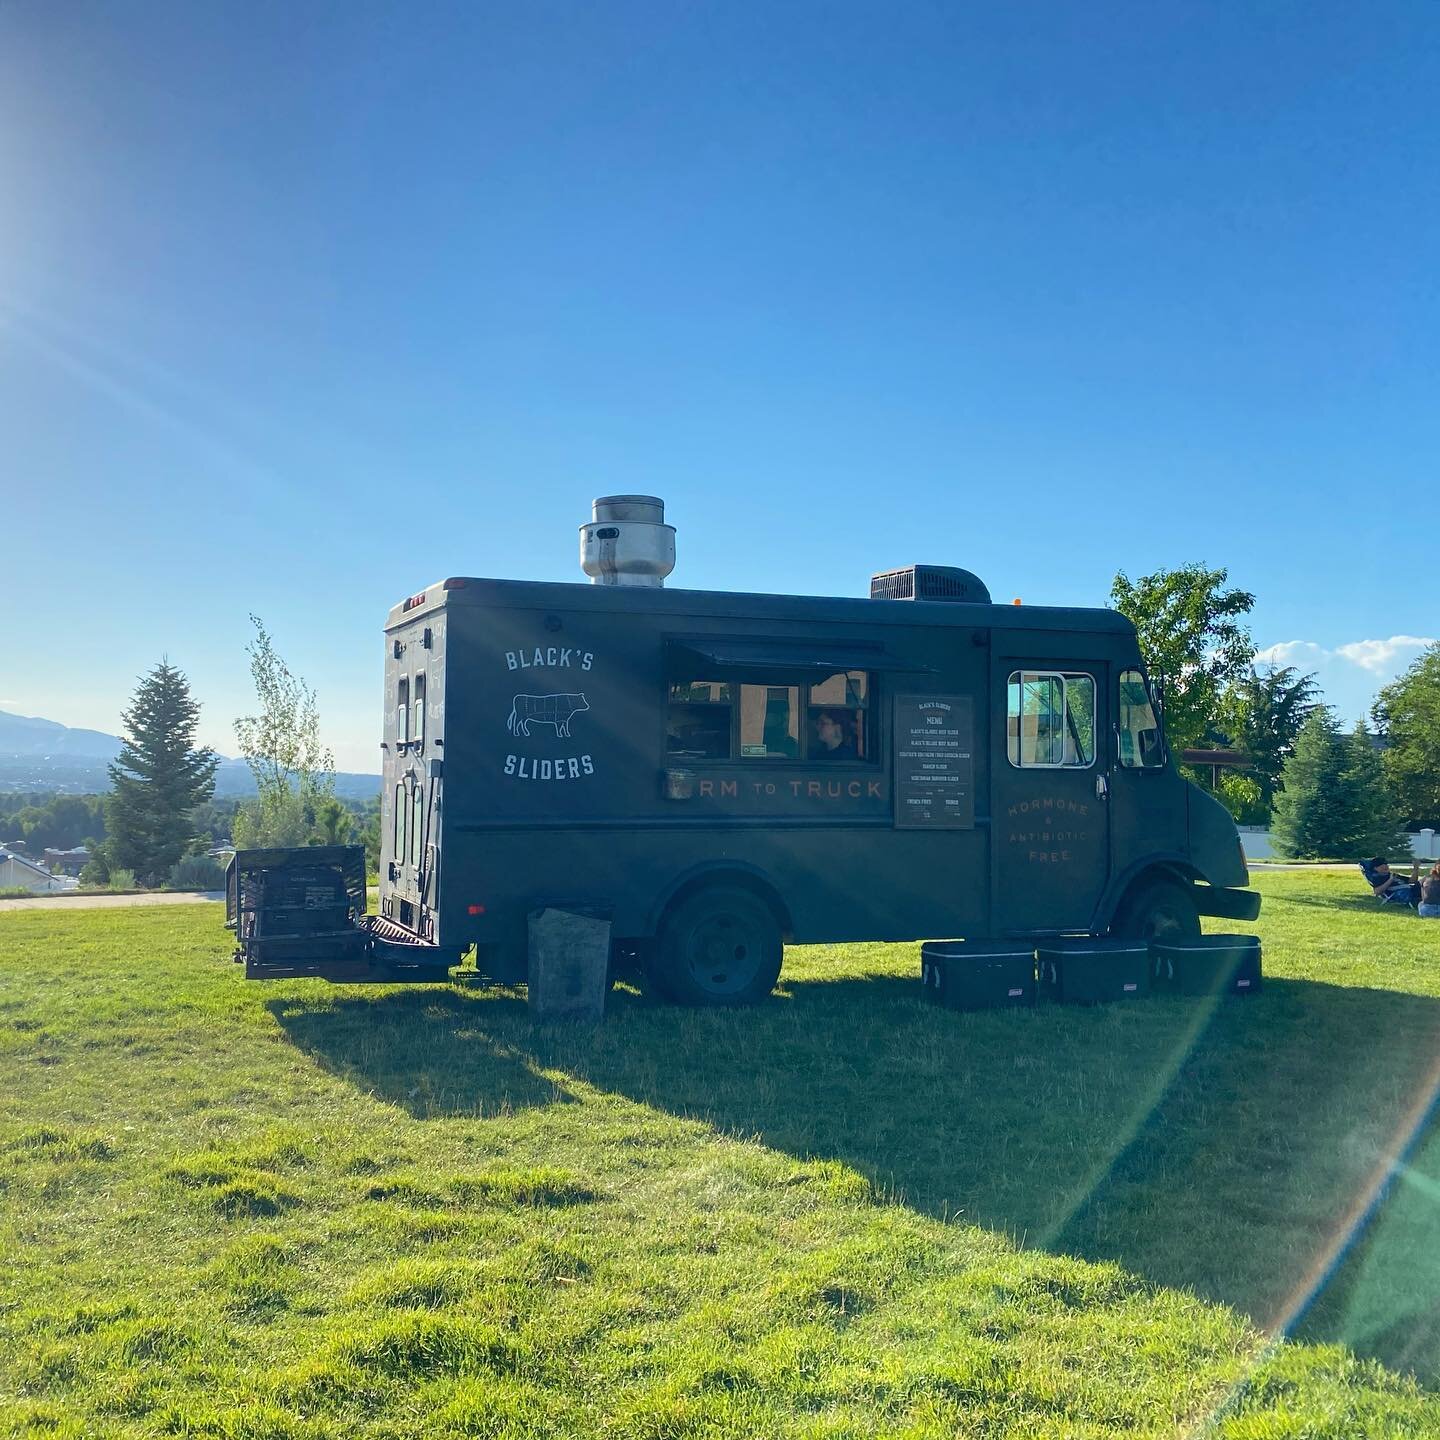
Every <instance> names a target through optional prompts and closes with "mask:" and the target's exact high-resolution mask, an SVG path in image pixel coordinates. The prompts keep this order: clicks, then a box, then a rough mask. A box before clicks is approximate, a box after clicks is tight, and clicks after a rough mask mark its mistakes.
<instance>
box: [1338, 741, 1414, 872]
mask: <svg viewBox="0 0 1440 1440" xmlns="http://www.w3.org/2000/svg"><path fill="white" fill-rule="evenodd" d="M1345 752H1346V753H1345V771H1344V774H1343V775H1342V777H1341V782H1342V784H1343V785H1344V787H1345V791H1346V795H1347V798H1348V801H1349V805H1350V828H1349V834H1348V835H1346V836H1343V837H1339V838H1340V840H1341V845H1340V848H1338V849H1335V850H1332V851H1331V852H1330V853H1331V854H1332V855H1335V856H1337V857H1339V858H1340V859H1343V860H1363V859H1364V858H1365V857H1366V856H1369V855H1385V856H1389V857H1392V858H1393V857H1394V856H1396V855H1401V856H1406V857H1408V856H1409V854H1410V842H1409V840H1408V839H1407V838H1406V836H1405V834H1404V832H1403V831H1402V830H1401V828H1400V825H1399V822H1398V821H1397V819H1396V816H1397V814H1398V810H1399V807H1398V806H1397V804H1396V802H1395V796H1394V792H1393V790H1392V789H1391V786H1390V784H1389V781H1388V780H1387V778H1386V775H1385V766H1384V762H1383V761H1382V760H1381V758H1380V752H1379V751H1378V750H1376V748H1375V746H1374V744H1373V742H1372V740H1371V738H1370V732H1369V730H1367V729H1366V728H1365V724H1364V722H1363V721H1362V722H1361V723H1360V724H1358V725H1356V727H1355V733H1354V734H1353V735H1351V736H1350V738H1349V740H1348V741H1346V743H1345Z"/></svg>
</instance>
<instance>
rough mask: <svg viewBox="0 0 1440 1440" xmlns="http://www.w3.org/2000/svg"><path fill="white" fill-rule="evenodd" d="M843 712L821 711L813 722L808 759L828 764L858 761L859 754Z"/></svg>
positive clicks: (847, 718) (846, 717)
mask: <svg viewBox="0 0 1440 1440" xmlns="http://www.w3.org/2000/svg"><path fill="white" fill-rule="evenodd" d="M848 722H849V716H848V715H847V714H846V713H845V711H843V710H821V711H820V712H819V713H818V714H817V715H816V716H815V721H814V726H815V733H814V737H813V739H812V741H811V745H810V758H811V759H812V760H820V761H823V762H826V763H828V762H829V761H832V760H858V759H859V758H860V752H859V750H858V748H857V747H856V744H855V736H854V733H853V732H852V731H851V729H850V726H849V723H848Z"/></svg>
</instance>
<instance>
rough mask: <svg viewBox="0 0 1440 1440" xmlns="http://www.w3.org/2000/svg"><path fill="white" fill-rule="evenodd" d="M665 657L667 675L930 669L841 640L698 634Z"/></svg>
mask: <svg viewBox="0 0 1440 1440" xmlns="http://www.w3.org/2000/svg"><path fill="white" fill-rule="evenodd" d="M667 659H668V662H669V665H670V668H671V670H672V672H674V671H676V670H688V671H690V672H691V673H692V674H700V673H702V672H703V673H705V674H709V673H712V672H715V673H719V672H724V671H747V672H750V673H754V674H759V675H764V676H767V677H769V676H780V675H793V676H796V677H797V678H800V679H810V678H813V677H815V676H817V675H834V674H836V673H837V672H838V671H841V670H869V671H872V672H875V671H884V672H895V673H902V672H904V673H909V674H916V675H919V674H928V673H929V670H930V667H929V666H927V665H916V664H913V663H912V662H910V661H908V660H901V659H900V658H899V657H897V656H894V655H889V654H887V653H886V652H885V650H884V648H883V647H879V646H865V645H860V644H856V643H854V642H846V641H843V640H795V639H786V640H757V639H754V638H752V637H748V636H737V637H734V638H728V637H726V636H719V635H715V636H704V637H701V638H696V639H687V640H671V641H670V642H669V645H668V646H667Z"/></svg>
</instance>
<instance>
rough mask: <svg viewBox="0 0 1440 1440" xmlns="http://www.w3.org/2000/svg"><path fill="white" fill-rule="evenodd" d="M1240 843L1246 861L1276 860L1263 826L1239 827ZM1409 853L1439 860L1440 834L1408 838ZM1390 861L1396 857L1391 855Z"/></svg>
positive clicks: (1418, 857)
mask: <svg viewBox="0 0 1440 1440" xmlns="http://www.w3.org/2000/svg"><path fill="white" fill-rule="evenodd" d="M1239 830H1240V843H1241V845H1243V846H1244V847H1245V858H1246V859H1247V860H1278V859H1279V858H1280V857H1279V856H1278V855H1276V853H1275V850H1274V847H1273V846H1272V845H1271V844H1270V831H1269V830H1268V829H1267V828H1266V827H1265V826H1263V825H1241V826H1240V827H1239ZM1410 853H1411V854H1412V855H1413V856H1414V858H1415V859H1416V860H1440V833H1437V832H1436V831H1434V830H1421V831H1420V832H1419V833H1418V834H1412V835H1411V836H1410ZM1390 858H1391V859H1392V860H1394V859H1397V858H1398V857H1397V856H1394V855H1392V856H1391V857H1390Z"/></svg>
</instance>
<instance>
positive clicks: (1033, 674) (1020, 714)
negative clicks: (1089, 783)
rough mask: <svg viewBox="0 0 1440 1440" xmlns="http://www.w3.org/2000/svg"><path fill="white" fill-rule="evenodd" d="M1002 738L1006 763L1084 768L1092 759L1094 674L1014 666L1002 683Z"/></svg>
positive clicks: (1057, 767)
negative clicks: (1006, 681) (1004, 696)
mask: <svg viewBox="0 0 1440 1440" xmlns="http://www.w3.org/2000/svg"><path fill="white" fill-rule="evenodd" d="M1005 743H1006V749H1007V753H1008V755H1009V757H1010V763H1011V764H1012V765H1015V766H1018V767H1021V768H1026V767H1032V766H1034V767H1043V768H1046V769H1059V768H1064V767H1076V768H1079V769H1084V768H1085V767H1086V766H1089V765H1093V764H1094V763H1095V680H1094V677H1093V676H1090V675H1078V674H1076V675H1072V674H1068V673H1066V674H1059V673H1051V672H1037V671H1032V670H1016V671H1014V672H1013V673H1012V674H1011V676H1010V680H1009V684H1008V685H1007V686H1006V716H1005Z"/></svg>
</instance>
